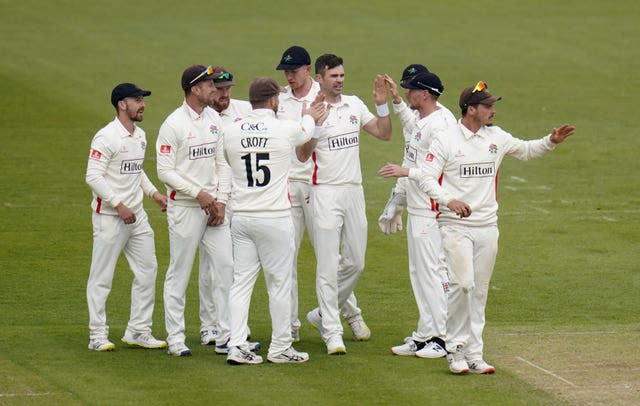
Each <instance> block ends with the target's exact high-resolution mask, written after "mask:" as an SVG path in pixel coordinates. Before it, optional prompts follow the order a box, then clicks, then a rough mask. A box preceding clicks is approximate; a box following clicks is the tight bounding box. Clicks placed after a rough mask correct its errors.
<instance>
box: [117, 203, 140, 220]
mask: <svg viewBox="0 0 640 406" xmlns="http://www.w3.org/2000/svg"><path fill="white" fill-rule="evenodd" d="M116 210H117V211H118V216H120V218H121V219H122V221H124V224H133V223H135V222H136V214H135V213H134V212H133V210H131V209H130V208H128V207H127V206H125V205H124V204H123V203H120V204H118V205H117V206H116Z"/></svg>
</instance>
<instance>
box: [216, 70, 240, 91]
mask: <svg viewBox="0 0 640 406" xmlns="http://www.w3.org/2000/svg"><path fill="white" fill-rule="evenodd" d="M213 84H215V85H216V87H227V86H235V83H233V73H231V72H229V71H228V70H227V69H226V68H225V67H224V66H216V67H214V68H213Z"/></svg>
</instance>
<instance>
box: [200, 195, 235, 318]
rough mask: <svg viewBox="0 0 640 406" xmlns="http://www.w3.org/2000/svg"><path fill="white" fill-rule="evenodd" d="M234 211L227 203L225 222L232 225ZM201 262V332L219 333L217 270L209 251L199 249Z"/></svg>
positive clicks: (201, 247) (229, 203)
mask: <svg viewBox="0 0 640 406" xmlns="http://www.w3.org/2000/svg"><path fill="white" fill-rule="evenodd" d="M232 217H233V209H232V208H231V202H227V205H226V209H225V222H226V221H228V222H229V223H231V218H232ZM198 251H199V253H200V260H199V268H198V295H199V297H200V331H204V330H214V331H218V310H217V309H216V299H217V298H218V296H217V295H214V289H215V283H216V281H214V280H213V279H212V277H213V274H214V271H215V269H211V268H212V267H213V265H212V260H210V259H209V257H208V256H207V250H205V249H204V248H203V246H202V243H201V244H200V247H199V250H198Z"/></svg>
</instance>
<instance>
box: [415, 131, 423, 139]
mask: <svg viewBox="0 0 640 406" xmlns="http://www.w3.org/2000/svg"><path fill="white" fill-rule="evenodd" d="M415 138H416V141H420V140H421V139H422V133H421V132H420V131H418V132H417V133H416V135H415Z"/></svg>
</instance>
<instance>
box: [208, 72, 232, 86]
mask: <svg viewBox="0 0 640 406" xmlns="http://www.w3.org/2000/svg"><path fill="white" fill-rule="evenodd" d="M232 79H233V74H232V73H231V72H227V71H222V72H220V73H219V74H217V75H216V77H214V78H213V82H214V83H220V82H228V81H230V80H232Z"/></svg>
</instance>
